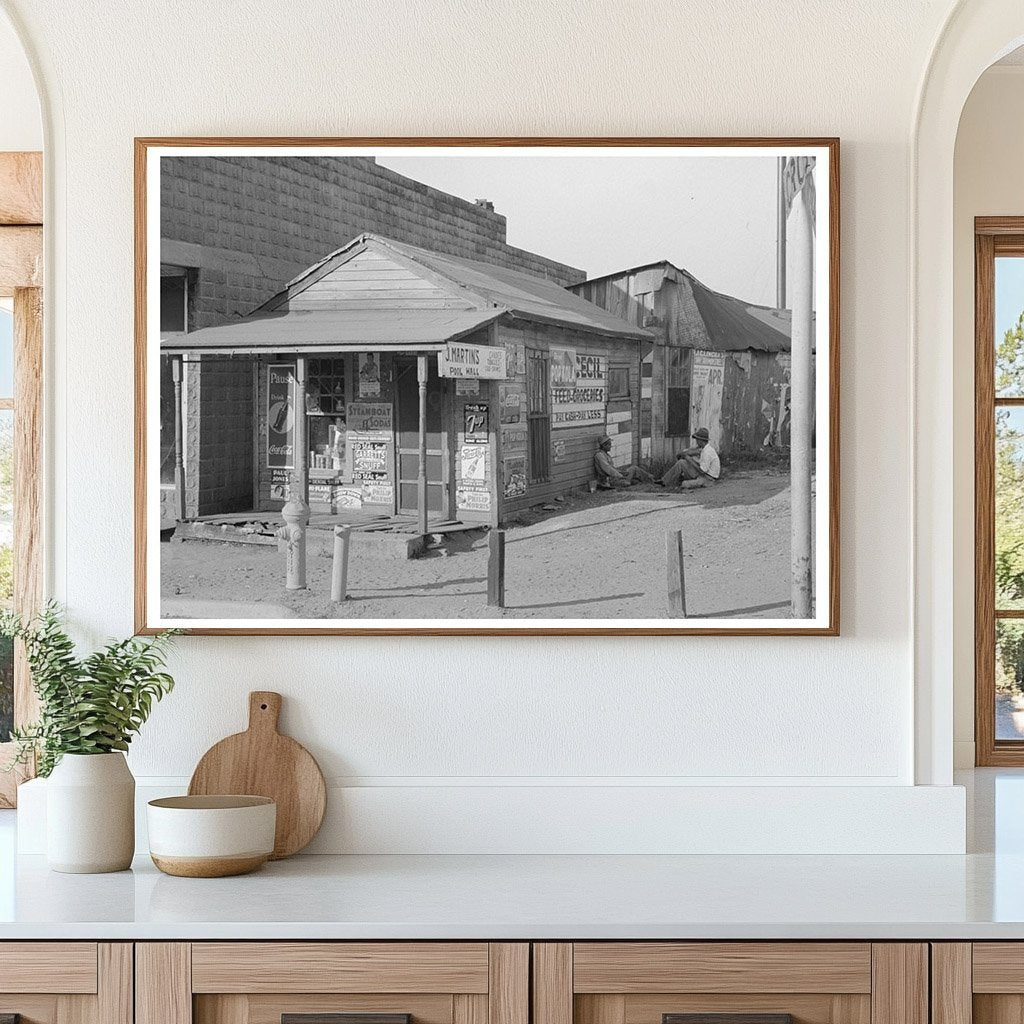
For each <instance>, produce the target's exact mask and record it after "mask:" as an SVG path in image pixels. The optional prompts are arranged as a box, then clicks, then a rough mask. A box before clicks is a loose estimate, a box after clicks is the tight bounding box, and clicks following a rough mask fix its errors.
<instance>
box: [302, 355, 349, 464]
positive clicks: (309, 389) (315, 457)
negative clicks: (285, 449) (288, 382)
mask: <svg viewBox="0 0 1024 1024" xmlns="http://www.w3.org/2000/svg"><path fill="white" fill-rule="evenodd" d="M306 413H307V416H308V419H307V422H308V424H309V459H310V465H311V468H314V469H333V470H337V469H340V468H341V465H342V459H343V458H344V455H345V361H344V360H343V359H310V360H309V363H308V365H307V370H306Z"/></svg>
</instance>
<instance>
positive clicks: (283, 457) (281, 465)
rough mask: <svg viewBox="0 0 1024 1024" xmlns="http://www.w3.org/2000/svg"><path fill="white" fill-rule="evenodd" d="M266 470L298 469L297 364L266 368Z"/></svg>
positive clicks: (280, 364)
mask: <svg viewBox="0 0 1024 1024" xmlns="http://www.w3.org/2000/svg"><path fill="white" fill-rule="evenodd" d="M267 466H268V468H270V469H294V468H295V364H294V363H271V364H270V365H269V366H268V367H267Z"/></svg>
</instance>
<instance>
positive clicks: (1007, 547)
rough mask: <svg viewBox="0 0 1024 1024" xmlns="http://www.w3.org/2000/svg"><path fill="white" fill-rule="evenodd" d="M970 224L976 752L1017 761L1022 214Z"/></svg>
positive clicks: (996, 760) (1022, 527)
mask: <svg viewBox="0 0 1024 1024" xmlns="http://www.w3.org/2000/svg"><path fill="white" fill-rule="evenodd" d="M1014 231H1015V232H1017V233H1010V232H1014ZM976 232H977V237H976V250H977V252H976V255H977V259H976V274H977V286H976V307H975V332H976V339H975V340H976V347H975V415H976V419H975V503H976V509H975V532H976V536H975V572H976V577H977V578H976V587H975V602H976V607H975V645H976V646H975V673H976V714H975V739H976V760H977V763H978V764H979V765H1014V764H1016V765H1024V219H1010V218H978V221H977V222H976Z"/></svg>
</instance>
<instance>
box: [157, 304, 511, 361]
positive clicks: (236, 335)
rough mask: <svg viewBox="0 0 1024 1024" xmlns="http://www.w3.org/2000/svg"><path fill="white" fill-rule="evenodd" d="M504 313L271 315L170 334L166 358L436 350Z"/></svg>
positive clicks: (313, 311) (310, 311) (303, 312)
mask: <svg viewBox="0 0 1024 1024" xmlns="http://www.w3.org/2000/svg"><path fill="white" fill-rule="evenodd" d="M504 314H505V310H503V309H494V308H491V309H383V310H369V309H361V310H356V311H342V310H334V309H308V310H307V309H291V310H268V311H260V312H257V313H253V314H251V315H250V316H246V317H242V318H241V319H239V320H232V321H231V322H230V323H226V324H221V325H220V326H218V327H204V328H203V329H202V330H199V331H191V332H189V333H187V334H173V335H165V336H164V337H163V338H161V341H160V349H161V351H162V352H164V353H178V352H181V353H184V352H198V353H202V352H221V353H236V354H240V353H254V354H256V353H260V352H326V351H332V352H338V351H353V352H367V351H373V350H377V349H379V350H382V351H388V352H394V351H396V350H405V351H410V352H416V351H419V352H422V351H434V350H437V349H440V348H442V347H443V346H444V344H445V342H447V341H454V340H456V339H458V338H463V337H465V336H466V335H467V334H472V333H473V332H474V331H476V330H479V329H480V328H481V327H484V326H486V325H487V324H489V323H491V322H492V321H494V320H497V319H498V318H499V317H501V316H504Z"/></svg>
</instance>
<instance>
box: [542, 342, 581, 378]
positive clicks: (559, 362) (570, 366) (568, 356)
mask: <svg viewBox="0 0 1024 1024" xmlns="http://www.w3.org/2000/svg"><path fill="white" fill-rule="evenodd" d="M548 371H549V373H550V381H551V387H552V388H571V387H574V386H575V384H576V350H575V349H572V348H559V347H558V346H556V345H552V346H551V348H550V349H549V350H548Z"/></svg>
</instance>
